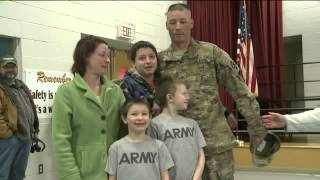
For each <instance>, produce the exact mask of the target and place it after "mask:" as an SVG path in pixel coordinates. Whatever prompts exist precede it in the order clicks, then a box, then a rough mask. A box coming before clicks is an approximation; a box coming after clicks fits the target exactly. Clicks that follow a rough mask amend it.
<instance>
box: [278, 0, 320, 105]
mask: <svg viewBox="0 0 320 180" xmlns="http://www.w3.org/2000/svg"><path fill="white" fill-rule="evenodd" d="M319 12H320V1H283V32H284V36H293V35H299V34H302V53H303V54H302V55H303V62H320V53H319V49H320V13H319ZM303 70H304V80H319V79H320V63H319V64H312V65H305V66H304V69H303ZM304 92H305V96H320V82H312V83H305V84H304ZM316 106H320V101H313V102H306V107H311V108H312V107H316Z"/></svg>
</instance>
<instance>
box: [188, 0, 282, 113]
mask: <svg viewBox="0 0 320 180" xmlns="http://www.w3.org/2000/svg"><path fill="white" fill-rule="evenodd" d="M246 3H247V14H248V17H249V18H250V26H251V33H252V39H253V42H252V43H253V49H254V57H255V63H256V67H257V78H258V88H259V98H275V97H277V98H279V97H284V85H283V84H274V83H275V82H279V80H280V82H283V81H281V80H283V79H284V77H283V76H284V72H282V71H280V68H275V67H274V66H277V65H279V64H284V63H283V62H284V58H283V33H282V2H281V1H246ZM188 4H189V6H190V8H191V12H192V17H193V19H194V28H193V32H192V35H193V37H194V38H195V39H197V40H201V41H207V42H211V43H214V44H216V45H218V46H219V47H220V48H222V49H224V50H225V51H226V52H227V53H229V55H230V56H231V58H232V59H234V60H235V59H236V50H237V29H238V21H239V4H240V3H239V1H196V0H188ZM265 66H270V67H265ZM271 66H272V67H271ZM220 97H221V100H222V102H223V104H224V105H226V106H227V107H228V109H229V110H230V109H232V108H233V101H232V99H231V97H230V96H229V95H228V94H227V93H225V91H224V90H220ZM266 107H270V105H269V106H268V105H267V106H266Z"/></svg>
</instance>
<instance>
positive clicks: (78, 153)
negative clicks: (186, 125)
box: [52, 36, 125, 180]
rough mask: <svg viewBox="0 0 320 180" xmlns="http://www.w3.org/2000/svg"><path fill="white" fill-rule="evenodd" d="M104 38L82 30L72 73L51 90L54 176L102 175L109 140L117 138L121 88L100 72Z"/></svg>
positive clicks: (64, 179)
mask: <svg viewBox="0 0 320 180" xmlns="http://www.w3.org/2000/svg"><path fill="white" fill-rule="evenodd" d="M109 56H110V49H109V47H108V44H107V43H106V42H105V41H104V40H102V39H99V38H96V37H93V36H88V37H85V38H83V39H81V40H80V41H79V42H78V43H77V45H76V48H75V51H74V55H73V60H74V64H73V66H72V69H71V71H72V73H73V74H74V79H73V80H72V81H69V82H67V83H65V84H63V85H61V86H60V87H59V88H58V90H57V93H56V97H55V100H54V107H53V116H52V137H53V145H54V154H55V159H56V167H57V170H58V172H57V174H58V177H59V179H60V180H106V179H108V177H107V174H105V172H104V168H105V164H106V159H107V156H108V155H107V152H108V148H109V146H110V145H111V144H112V143H113V142H114V141H115V140H117V139H118V138H119V137H118V134H119V127H120V108H121V106H122V104H123V103H124V101H125V98H124V96H123V94H122V91H121V89H120V88H119V87H118V86H117V85H115V84H114V83H113V82H112V81H110V80H107V79H105V78H104V75H105V74H106V71H107V67H108V64H109V63H110V58H109Z"/></svg>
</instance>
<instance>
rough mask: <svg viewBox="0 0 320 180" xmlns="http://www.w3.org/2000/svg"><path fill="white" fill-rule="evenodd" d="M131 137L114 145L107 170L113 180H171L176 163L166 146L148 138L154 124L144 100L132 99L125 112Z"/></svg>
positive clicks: (125, 106)
mask: <svg viewBox="0 0 320 180" xmlns="http://www.w3.org/2000/svg"><path fill="white" fill-rule="evenodd" d="M122 119H123V121H124V123H125V124H127V125H128V131H129V134H128V135H127V136H125V137H123V138H122V139H120V140H118V141H116V142H115V143H113V144H112V145H111V147H110V149H109V156H108V161H107V166H106V169H105V171H106V172H107V173H108V174H109V180H168V179H169V174H168V169H170V168H171V167H173V160H172V158H171V156H170V153H169V151H168V149H167V147H166V145H165V144H164V143H163V142H162V141H159V140H156V139H153V138H151V137H149V136H146V135H145V130H146V129H147V127H148V126H149V124H150V121H151V114H150V106H149V104H148V102H147V101H144V100H142V99H130V100H128V102H127V103H125V105H124V107H123V109H122Z"/></svg>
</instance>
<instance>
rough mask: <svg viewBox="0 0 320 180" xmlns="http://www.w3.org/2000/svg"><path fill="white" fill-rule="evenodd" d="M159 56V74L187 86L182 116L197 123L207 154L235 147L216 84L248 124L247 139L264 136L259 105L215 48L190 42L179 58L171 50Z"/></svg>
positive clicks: (225, 56)
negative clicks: (183, 82) (182, 82)
mask: <svg viewBox="0 0 320 180" xmlns="http://www.w3.org/2000/svg"><path fill="white" fill-rule="evenodd" d="M159 56H160V65H161V69H162V70H163V71H162V73H164V74H168V75H171V76H172V77H175V78H179V79H181V80H183V81H185V82H186V83H188V84H189V85H190V88H189V93H190V97H191V98H190V101H189V107H188V110H187V111H185V112H183V115H184V116H186V117H190V118H192V119H195V120H196V121H198V123H199V126H200V128H201V130H202V133H203V134H204V137H205V138H206V141H207V144H208V147H207V148H208V150H209V151H210V152H213V153H220V152H224V151H226V150H229V149H231V148H232V147H234V146H235V145H236V142H235V137H234V136H233V134H232V131H231V130H230V128H229V127H228V124H227V122H226V120H225V116H224V107H223V105H222V103H221V101H220V99H219V92H218V84H219V85H223V86H224V87H225V89H226V90H227V92H228V93H229V94H230V95H231V96H232V97H233V99H234V101H235V102H236V104H237V107H238V110H239V111H240V113H241V114H242V115H243V116H244V117H245V119H246V120H247V123H248V130H249V133H250V136H259V137H262V138H263V137H264V136H265V134H266V130H265V129H264V128H263V126H262V123H261V120H260V107H259V104H258V103H257V101H256V100H255V97H254V96H253V95H252V94H251V92H250V91H249V90H248V88H247V86H246V85H245V83H244V81H243V80H242V78H240V76H239V69H238V66H237V65H236V63H235V62H234V61H233V60H232V59H231V58H230V57H229V55H228V54H227V53H226V52H225V51H223V50H222V49H220V48H219V47H217V46H216V45H214V44H211V43H207V42H201V41H195V40H192V41H191V43H190V45H189V47H188V49H187V51H186V52H185V53H184V54H183V55H182V56H180V57H179V56H175V54H174V51H173V49H172V48H171V47H169V48H168V49H166V50H164V51H162V52H160V53H159Z"/></svg>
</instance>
